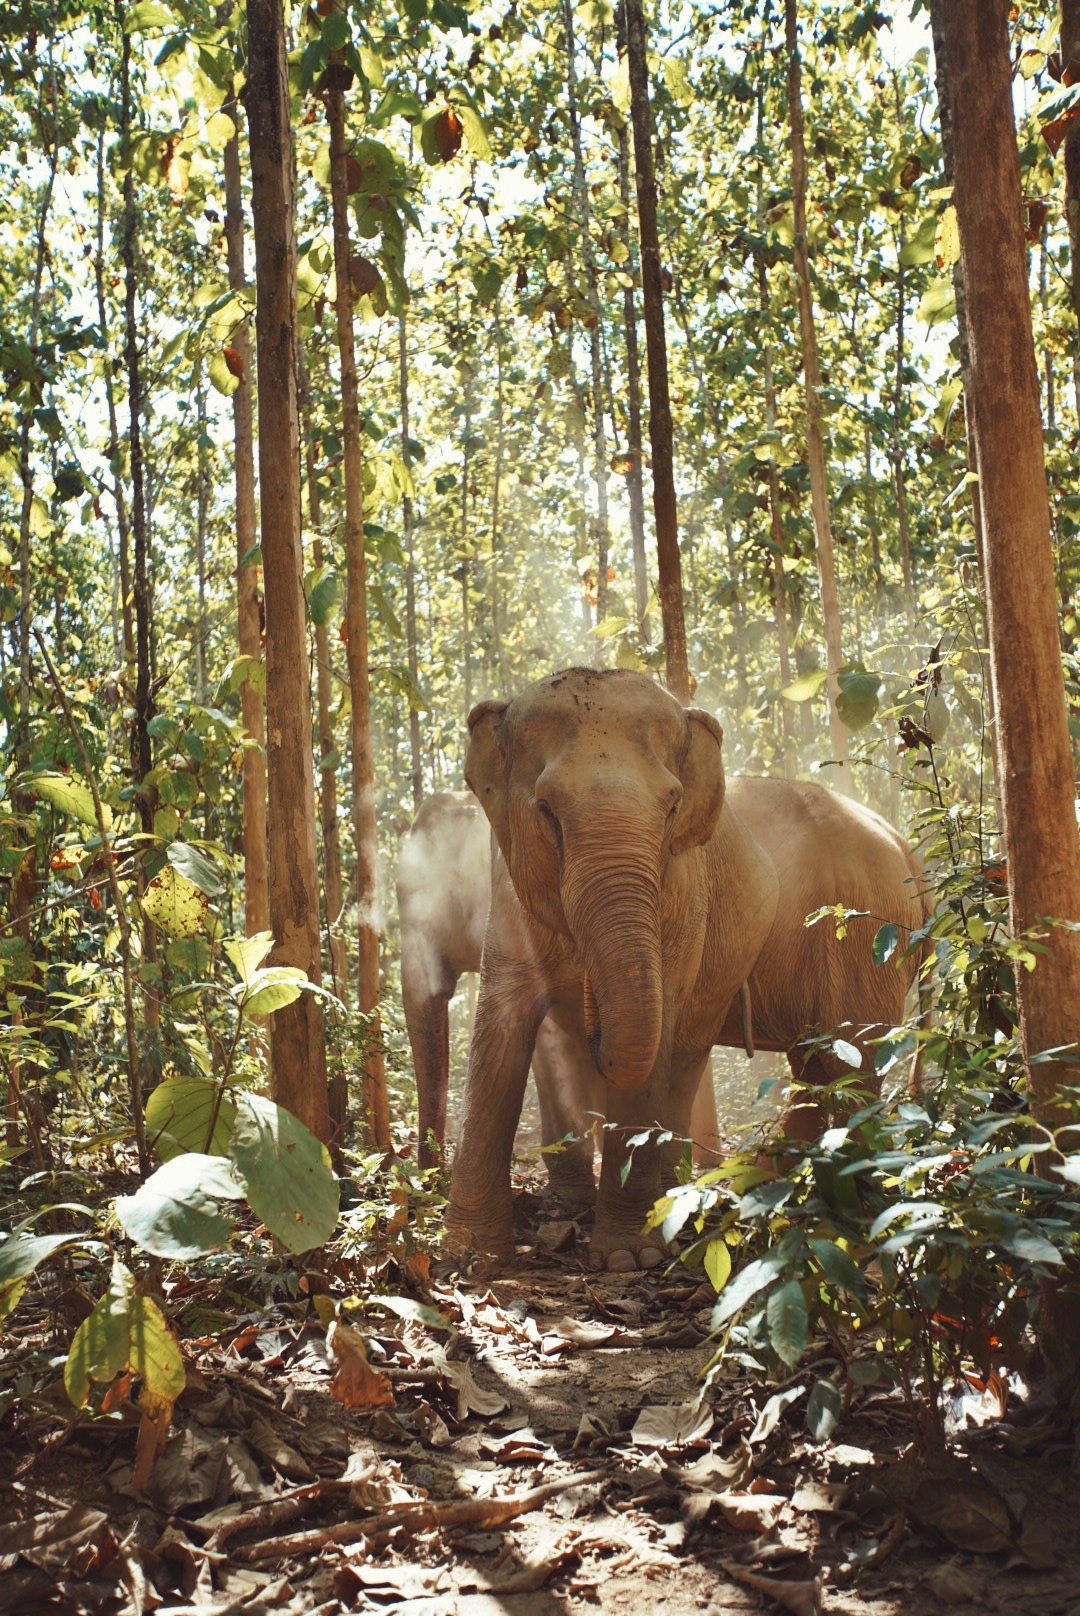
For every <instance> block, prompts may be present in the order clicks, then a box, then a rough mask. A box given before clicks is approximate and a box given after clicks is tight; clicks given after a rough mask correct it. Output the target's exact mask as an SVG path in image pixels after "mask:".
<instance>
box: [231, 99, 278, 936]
mask: <svg viewBox="0 0 1080 1616" xmlns="http://www.w3.org/2000/svg"><path fill="white" fill-rule="evenodd" d="M224 110H225V111H226V112H227V113H228V115H229V117H230V118H231V119H232V121H233V123H234V124H235V125H236V134H235V135H234V136H233V137H232V139H231V140H230V141H229V143H228V145H227V146H226V147H225V151H224V153H223V157H224V168H225V247H226V252H227V254H228V264H229V285H230V286H231V287H232V289H233V291H234V292H239V293H241V295H242V294H243V292H244V290H245V288H246V286H247V271H246V269H245V266H244V192H243V182H242V178H241V173H240V124H239V118H240V110H239V107H238V106H237V104H236V102H235V101H230V102H227V103H226V105H225V108H224ZM231 346H232V347H234V348H235V349H236V351H237V353H238V354H239V355H240V361H241V365H242V368H243V377H242V379H241V383H240V386H239V387H238V388H237V389H236V392H235V393H234V394H233V398H232V405H233V464H234V477H235V486H236V635H237V644H238V648H239V651H240V655H241V656H242V657H252V658H253V659H254V661H255V662H261V661H262V660H263V645H262V620H261V613H260V610H259V574H258V569H257V567H256V566H255V564H254V562H252V561H248V562H246V563H245V561H244V557H245V556H247V555H248V554H249V553H250V552H251V551H252V550H253V549H254V548H255V545H256V543H257V542H258V537H259V533H258V522H257V515H256V508H255V427H254V419H253V415H254V412H253V404H252V400H253V398H254V392H255V375H254V368H253V365H252V360H253V357H254V356H253V354H252V349H251V332H250V329H249V325H248V321H247V320H244V321H242V323H241V324H240V325H238V326H237V328H236V330H235V331H234V332H233V334H232V343H231ZM240 711H241V715H242V717H243V720H244V734H245V736H246V737H247V739H248V740H249V741H253V742H254V743H255V744H254V745H252V746H245V748H244V761H243V776H242V785H243V800H244V809H243V812H244V822H243V850H244V930H245V931H246V932H247V935H248V936H249V937H251V936H253V935H254V934H255V932H259V931H267V930H268V929H269V926H270V908H269V897H268V891H267V871H266V704H265V702H264V700H263V695H262V692H261V690H260V689H259V688H258V686H257V684H256V682H255V680H254V679H245V680H244V682H243V684H242V685H241V687H240Z"/></svg>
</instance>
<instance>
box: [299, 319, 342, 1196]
mask: <svg viewBox="0 0 1080 1616" xmlns="http://www.w3.org/2000/svg"><path fill="white" fill-rule="evenodd" d="M299 361H300V408H301V411H302V429H303V437H304V465H305V471H306V473H307V492H308V519H309V524H310V527H311V532H312V534H313V540H312V561H313V562H314V564H315V566H316V568H318V567H321V566H323V565H324V563H325V560H326V556H325V552H324V550H323V543H322V537H321V527H322V507H321V502H320V499H319V477H318V465H317V458H318V457H317V455H316V452H315V437H314V433H313V432H312V426H311V400H310V394H309V391H308V379H307V368H306V366H305V364H304V350H303V348H301V349H300V351H299ZM333 676H334V675H333V669H332V667H331V662H330V635H329V633H328V631H327V626H326V624H325V623H316V625H315V703H316V710H317V713H318V739H319V759H320V762H319V818H320V821H321V824H322V855H323V894H324V898H325V907H326V938H327V951H328V953H329V956H330V974H331V977H332V979H333V989H334V992H335V993H336V994H337V996H338V998H339V999H340V1000H341V1001H342V1002H343V1003H344V1004H346V1005H347V1004H348V1002H349V959H348V949H347V947H346V943H345V934H344V932H343V930H342V916H343V911H344V908H345V887H344V882H343V880H342V875H341V836H340V830H339V824H338V797H337V765H336V762H335V757H336V753H337V737H336V736H335V734H334V719H333V715H332V713H331V710H330V690H331V684H332V681H333ZM328 1090H329V1104H330V1127H331V1150H332V1152H333V1155H334V1163H335V1166H336V1167H338V1168H339V1170H340V1167H341V1164H342V1158H341V1142H342V1140H343V1139H344V1137H345V1131H346V1128H347V1127H348V1121H349V1085H348V1078H347V1075H346V1071H345V1063H344V1062H343V1061H342V1060H340V1059H338V1060H335V1061H333V1062H332V1064H331V1066H330V1072H329V1083H328Z"/></svg>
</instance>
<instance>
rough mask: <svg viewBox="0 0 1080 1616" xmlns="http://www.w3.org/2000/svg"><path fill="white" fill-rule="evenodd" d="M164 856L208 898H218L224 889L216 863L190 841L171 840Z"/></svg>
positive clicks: (223, 882) (222, 878) (222, 879)
mask: <svg viewBox="0 0 1080 1616" xmlns="http://www.w3.org/2000/svg"><path fill="white" fill-rule="evenodd" d="M165 857H166V858H167V859H168V861H169V863H170V864H171V865H172V867H173V869H174V870H176V871H178V872H179V874H180V875H182V876H183V877H184V878H185V879H186V880H187V881H189V882H190V883H191V885H192V886H193V887H198V889H199V891H200V892H204V893H205V894H206V896H207V897H208V898H219V897H220V896H221V894H222V893H223V892H224V891H225V879H224V877H223V876H222V874H221V871H220V870H219V869H218V867H217V865H216V864H215V863H214V861H213V860H212V859H210V858H207V856H206V854H205V853H200V851H199V849H198V848H197V847H192V845H191V843H190V842H171V843H170V844H169V846H168V847H167V848H166V849H165Z"/></svg>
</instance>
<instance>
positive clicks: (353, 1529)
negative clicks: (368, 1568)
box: [233, 1470, 606, 1562]
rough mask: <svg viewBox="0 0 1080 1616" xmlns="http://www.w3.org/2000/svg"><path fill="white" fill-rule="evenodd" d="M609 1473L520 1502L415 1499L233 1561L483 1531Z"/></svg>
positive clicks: (545, 1489)
mask: <svg viewBox="0 0 1080 1616" xmlns="http://www.w3.org/2000/svg"><path fill="white" fill-rule="evenodd" d="M605 1474H606V1472H605V1471H603V1470H589V1471H586V1472H585V1473H584V1474H583V1475H580V1476H568V1477H566V1478H564V1479H563V1480H562V1481H549V1482H545V1483H544V1485H543V1486H541V1487H533V1488H532V1489H531V1490H530V1491H529V1492H527V1493H519V1494H518V1495H517V1497H516V1498H464V1499H454V1500H450V1501H448V1502H444V1503H431V1502H430V1501H429V1500H427V1499H417V1500H416V1501H415V1502H410V1503H407V1504H397V1505H393V1506H391V1507H390V1508H389V1509H387V1510H384V1511H383V1513H382V1514H381V1515H371V1516H369V1517H368V1519H367V1520H366V1521H343V1522H342V1523H341V1525H339V1526H328V1527H325V1528H322V1529H319V1530H315V1531H311V1532H296V1533H294V1534H293V1535H292V1536H291V1537H279V1538H273V1539H271V1540H270V1542H268V1543H249V1544H248V1545H247V1546H246V1547H245V1548H242V1549H237V1550H236V1551H235V1553H234V1554H233V1559H234V1560H242V1561H247V1562H255V1561H259V1560H282V1559H284V1558H285V1557H286V1556H288V1555H303V1554H311V1553H315V1552H318V1550H320V1549H323V1548H325V1547H326V1546H327V1545H328V1544H330V1543H357V1542H359V1541H360V1539H361V1538H368V1539H377V1540H380V1541H386V1540H387V1539H388V1538H389V1536H390V1535H391V1534H393V1533H394V1532H395V1531H401V1530H404V1531H407V1532H409V1533H416V1532H432V1531H443V1530H445V1529H446V1528H447V1527H450V1526H475V1527H479V1528H480V1529H484V1528H486V1527H491V1526H502V1525H503V1524H504V1523H505V1522H506V1521H512V1520H514V1519H515V1517H516V1516H518V1515H526V1514H528V1512H529V1511H530V1510H533V1509H535V1508H536V1507H537V1505H539V1504H543V1503H546V1502H547V1500H548V1499H549V1498H554V1497H555V1496H556V1494H558V1493H562V1492H569V1491H570V1489H571V1488H572V1487H587V1486H590V1485H591V1484H592V1483H593V1482H597V1481H603V1479H604V1476H605Z"/></svg>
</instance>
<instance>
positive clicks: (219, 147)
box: [203, 109, 236, 151]
mask: <svg viewBox="0 0 1080 1616" xmlns="http://www.w3.org/2000/svg"><path fill="white" fill-rule="evenodd" d="M235 135H236V125H235V123H233V121H232V119H231V118H230V117H229V114H228V113H227V112H222V111H221V110H220V109H219V110H218V111H217V112H215V113H212V114H211V116H210V117H209V118H208V119H207V120H206V125H205V127H204V129H203V136H204V138H205V140H206V142H207V144H208V145H209V146H210V147H211V148H212V149H213V150H214V151H224V150H225V147H226V146H227V145H228V144H229V141H230V140H232V139H234V138H235Z"/></svg>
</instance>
